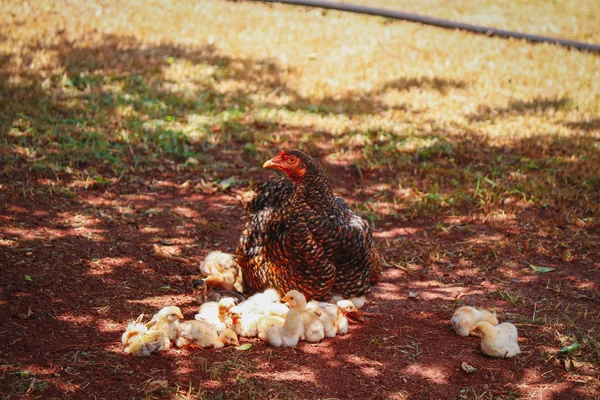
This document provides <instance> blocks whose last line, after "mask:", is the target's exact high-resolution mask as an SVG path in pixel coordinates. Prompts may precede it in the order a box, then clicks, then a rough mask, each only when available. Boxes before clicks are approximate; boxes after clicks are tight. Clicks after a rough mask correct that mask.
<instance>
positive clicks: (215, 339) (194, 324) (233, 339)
mask: <svg viewBox="0 0 600 400" xmlns="http://www.w3.org/2000/svg"><path fill="white" fill-rule="evenodd" d="M175 344H176V345H177V347H179V348H184V347H190V348H205V347H214V348H216V349H220V348H222V347H225V346H226V345H232V346H233V345H235V346H239V342H238V337H237V335H236V334H235V332H233V331H232V330H231V329H224V330H223V331H222V332H221V333H217V329H216V328H215V326H214V325H212V324H210V323H208V322H206V321H197V320H192V321H185V322H182V323H181V324H179V328H178V336H177V339H176V341H175Z"/></svg>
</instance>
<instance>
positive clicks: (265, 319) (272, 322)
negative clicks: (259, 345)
mask: <svg viewBox="0 0 600 400" xmlns="http://www.w3.org/2000/svg"><path fill="white" fill-rule="evenodd" d="M284 322H285V319H284V318H281V317H278V316H276V315H265V316H262V317H260V318H259V320H258V323H257V326H256V330H257V332H258V338H259V339H261V340H264V341H265V342H266V341H267V330H268V329H269V328H273V327H275V326H283V323H284Z"/></svg>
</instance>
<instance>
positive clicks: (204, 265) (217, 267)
mask: <svg viewBox="0 0 600 400" xmlns="http://www.w3.org/2000/svg"><path fill="white" fill-rule="evenodd" d="M200 271H201V272H202V273H203V274H204V275H206V279H205V282H206V286H207V287H218V288H222V289H227V290H235V291H238V292H240V293H243V289H244V288H243V286H242V282H243V276H242V270H241V269H240V266H239V265H238V263H237V261H236V256H235V255H233V254H229V253H223V252H222V251H212V252H210V253H208V254H207V255H206V257H205V258H204V260H203V261H202V262H201V263H200Z"/></svg>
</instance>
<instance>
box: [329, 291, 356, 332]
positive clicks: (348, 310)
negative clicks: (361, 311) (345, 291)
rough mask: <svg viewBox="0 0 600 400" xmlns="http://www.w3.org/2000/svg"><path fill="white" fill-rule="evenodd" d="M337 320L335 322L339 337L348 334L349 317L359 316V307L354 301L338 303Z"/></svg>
mask: <svg viewBox="0 0 600 400" xmlns="http://www.w3.org/2000/svg"><path fill="white" fill-rule="evenodd" d="M337 307H338V308H337V310H338V314H337V319H336V320H335V328H336V330H337V334H338V335H345V334H346V333H348V318H347V315H351V314H355V315H356V314H358V310H357V307H356V306H355V305H354V303H353V302H352V300H340V301H338V302H337Z"/></svg>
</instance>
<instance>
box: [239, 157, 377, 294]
mask: <svg viewBox="0 0 600 400" xmlns="http://www.w3.org/2000/svg"><path fill="white" fill-rule="evenodd" d="M263 167H264V168H274V169H279V170H281V171H283V172H284V173H285V174H286V175H287V176H288V177H289V179H287V178H280V179H273V180H270V181H268V182H266V183H264V184H262V185H260V186H258V187H257V188H256V189H255V190H256V195H255V196H254V197H253V199H252V200H251V201H250V202H249V203H248V204H247V205H246V210H247V211H248V212H249V213H250V215H251V219H250V221H249V222H248V223H247V225H246V229H245V230H244V232H243V233H242V237H241V239H240V244H239V246H238V248H237V255H238V263H239V265H240V267H241V269H242V272H243V276H244V286H245V288H246V289H247V290H249V291H251V292H256V291H263V290H265V289H267V288H269V287H274V288H276V289H277V290H278V291H279V292H280V293H287V292H288V291H290V290H292V289H296V290H298V291H300V292H302V293H304V294H305V295H306V297H307V298H309V299H318V300H326V299H329V298H330V297H331V296H333V295H341V296H343V297H344V298H350V297H359V296H363V295H364V294H365V293H366V292H367V291H368V290H369V289H370V288H371V285H373V284H375V282H376V281H377V279H378V278H379V275H380V272H381V264H380V259H379V255H378V253H377V250H376V249H375V246H374V244H373V236H372V233H371V229H370V227H369V225H368V224H367V223H366V222H365V221H364V220H363V219H362V218H361V217H360V216H358V215H356V214H355V213H353V212H352V211H351V210H350V209H349V208H348V206H347V205H346V203H345V202H344V200H342V199H341V198H340V197H338V196H336V195H335V194H334V193H333V191H332V190H331V187H330V186H329V183H328V181H327V177H326V176H325V173H324V172H323V170H322V169H321V167H320V165H319V164H318V163H317V162H316V161H315V160H313V159H312V158H311V157H309V156H308V155H306V154H304V153H303V152H301V151H299V150H289V151H283V150H282V151H281V152H280V153H279V154H278V155H277V156H275V157H273V158H272V159H270V160H269V161H267V162H265V163H264V165H263Z"/></svg>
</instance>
